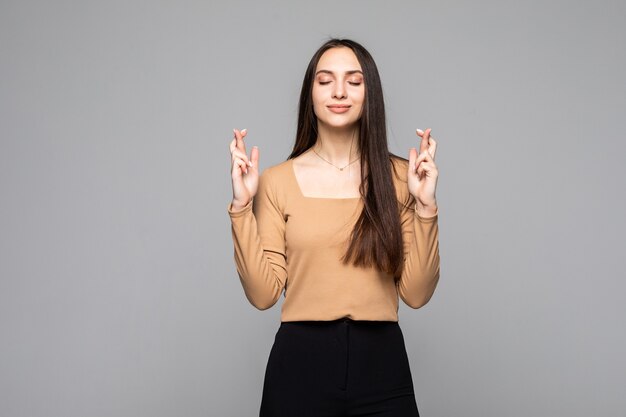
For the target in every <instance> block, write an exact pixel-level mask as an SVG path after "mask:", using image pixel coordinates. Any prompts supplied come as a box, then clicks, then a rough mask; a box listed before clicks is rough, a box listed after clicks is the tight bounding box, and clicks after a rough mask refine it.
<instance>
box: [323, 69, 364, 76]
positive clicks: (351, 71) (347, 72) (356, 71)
mask: <svg viewBox="0 0 626 417" xmlns="http://www.w3.org/2000/svg"><path fill="white" fill-rule="evenodd" d="M320 72H323V73H326V74H331V75H332V74H333V72H332V71H329V70H326V69H321V70H319V71H317V72H316V73H315V75H317V74H319V73H320ZM356 73H359V74H361V75H363V71H361V70H350V71H346V74H356Z"/></svg>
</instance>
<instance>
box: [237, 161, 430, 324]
mask: <svg viewBox="0 0 626 417" xmlns="http://www.w3.org/2000/svg"><path fill="white" fill-rule="evenodd" d="M394 161H397V163H399V164H400V167H399V169H397V171H398V173H399V174H401V175H403V178H402V179H401V178H396V177H395V176H394V175H392V176H393V177H394V183H395V185H396V195H397V196H398V204H399V207H400V208H401V224H402V238H403V242H404V255H405V260H404V268H403V272H402V276H401V278H400V280H399V281H398V283H397V284H396V283H394V280H393V275H392V274H388V273H383V272H380V271H378V270H377V269H376V268H374V267H370V268H363V267H355V266H353V265H344V264H342V263H341V261H340V258H341V256H342V255H343V253H344V252H345V250H346V249H347V244H348V239H349V236H350V232H351V230H352V228H353V227H354V225H355V223H356V220H357V219H358V216H359V214H360V211H361V209H362V208H363V202H362V201H361V199H360V198H358V197H357V198H319V197H306V196H304V195H303V194H302V191H301V189H300V186H299V184H298V181H297V178H296V176H295V171H294V169H293V160H292V159H288V160H287V161H284V162H281V163H279V164H277V165H274V166H271V167H269V168H266V169H265V170H264V171H263V172H262V173H261V175H260V176H259V187H258V191H257V194H256V195H255V196H254V199H253V200H252V201H250V202H249V203H248V204H247V205H246V206H244V207H243V208H241V209H240V210H237V211H234V210H233V209H232V206H231V203H229V204H228V208H227V210H228V214H229V216H230V218H231V224H232V238H233V243H234V249H235V251H234V252H235V253H234V255H235V264H236V268H237V273H238V275H239V278H240V281H241V284H242V286H243V289H244V292H245V294H246V297H247V298H248V300H249V301H250V303H252V305H254V306H255V307H256V308H258V309H259V310H265V309H268V308H270V307H271V306H273V305H274V304H275V303H276V301H278V298H279V297H280V295H281V293H282V292H283V290H284V294H285V300H284V302H283V305H282V311H281V321H283V322H285V321H297V320H334V319H338V318H342V317H349V318H352V319H353V320H386V321H398V296H400V297H401V298H402V300H403V301H404V302H405V303H406V304H407V305H409V306H410V307H412V308H419V307H421V306H423V305H424V304H426V303H427V302H428V300H429V299H430V297H431V296H432V294H433V292H434V291H435V287H436V285H437V281H438V280H439V227H438V221H437V218H438V214H439V212H438V211H437V213H436V214H435V215H434V216H431V217H425V218H424V217H421V216H419V215H418V214H417V211H415V199H414V197H413V196H412V195H411V194H410V193H409V191H408V188H407V184H406V172H407V169H408V162H407V161H404V160H400V159H398V158H394ZM392 172H394V171H393V170H392Z"/></svg>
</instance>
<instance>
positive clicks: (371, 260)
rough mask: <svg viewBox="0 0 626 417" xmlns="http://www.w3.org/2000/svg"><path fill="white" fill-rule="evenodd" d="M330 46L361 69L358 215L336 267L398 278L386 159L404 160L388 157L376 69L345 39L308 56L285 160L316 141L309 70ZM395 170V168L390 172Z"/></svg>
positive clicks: (398, 245) (395, 214)
mask: <svg viewBox="0 0 626 417" xmlns="http://www.w3.org/2000/svg"><path fill="white" fill-rule="evenodd" d="M336 47H348V48H350V49H352V51H353V52H354V54H355V55H356V57H357V59H358V61H359V64H361V68H362V70H363V78H364V83H365V100H364V103H363V110H362V113H361V118H360V120H359V122H358V123H359V131H360V132H359V138H358V141H359V149H360V150H361V157H360V160H361V185H360V187H359V191H360V194H361V198H362V199H363V203H364V204H363V210H362V212H361V214H360V216H359V218H358V220H357V222H356V224H355V226H354V229H353V230H352V234H351V236H350V243H349V246H348V249H347V251H346V253H345V254H344V255H343V257H342V258H341V260H342V262H344V263H348V262H350V261H352V263H353V265H355V266H364V267H370V266H375V267H376V268H377V269H378V270H380V271H384V272H388V273H390V274H393V276H394V278H395V279H398V278H399V275H400V273H401V271H402V265H403V260H404V259H403V258H404V253H403V245H402V229H401V225H400V216H399V211H398V200H397V197H396V193H395V188H394V183H393V179H392V177H391V175H392V174H391V169H390V168H391V167H392V166H394V165H395V164H393V163H392V158H394V157H395V158H399V159H403V160H405V161H406V158H402V157H399V156H397V155H395V154H393V153H391V152H389V149H388V145H387V125H386V121H385V104H384V100H383V90H382V85H381V82H380V76H379V75H378V69H377V67H376V63H375V62H374V59H373V58H372V56H371V55H370V53H369V52H368V51H367V50H366V49H365V48H364V47H363V46H362V45H360V44H359V43H357V42H355V41H353V40H350V39H337V38H332V39H329V40H328V41H326V42H325V43H324V44H323V45H322V46H321V47H320V48H319V49H318V50H317V51H316V52H315V54H314V55H313V57H312V58H311V61H310V62H309V65H308V67H307V69H306V72H305V75H304V80H303V82H302V90H301V92H300V104H299V110H298V126H297V133H296V141H295V144H294V147H293V150H292V151H291V154H290V155H289V157H288V158H287V159H288V160H289V159H291V158H295V157H296V156H298V155H300V154H302V153H304V152H305V151H307V150H308V149H309V148H311V147H312V146H313V145H314V144H315V142H316V141H317V116H315V112H314V110H313V98H312V94H313V82H314V79H315V68H316V67H317V63H318V61H319V60H320V57H321V56H322V54H323V53H324V52H325V51H326V50H328V49H330V48H336ZM394 168H395V167H394Z"/></svg>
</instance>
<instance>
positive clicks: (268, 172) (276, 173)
mask: <svg viewBox="0 0 626 417" xmlns="http://www.w3.org/2000/svg"><path fill="white" fill-rule="evenodd" d="M290 164H291V161H290V160H286V161H283V162H279V163H277V164H274V165H270V166H268V167H266V168H265V169H264V170H263V171H262V172H261V174H260V175H259V180H265V181H270V182H271V183H272V184H280V183H284V182H286V181H287V179H288V178H289V176H288V174H289V171H288V170H289V169H291V165H290Z"/></svg>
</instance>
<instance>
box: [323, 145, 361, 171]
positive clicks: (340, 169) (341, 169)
mask: <svg viewBox="0 0 626 417" xmlns="http://www.w3.org/2000/svg"><path fill="white" fill-rule="evenodd" d="M313 152H315V155H317V156H319V157H320V158H322V159H323V160H324V161H326V162H328V163H329V164H331V165H332V166H334V167H335V168H337V169H338V170H339V171H343V169H344V168H346V167H348V166H350V165H352V164H353V163H355V162H356V161H358V160H359V158H357V159H355V160H354V161H352V162H350V163H349V164H348V165H346V166H345V167H343V168H340V167H338V166H337V165H335V164H333V163H332V162H330V161H328V160H326V159H324V158H323V157H322V155H320V154H318V153H317V151H316V150H315V148H313Z"/></svg>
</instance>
